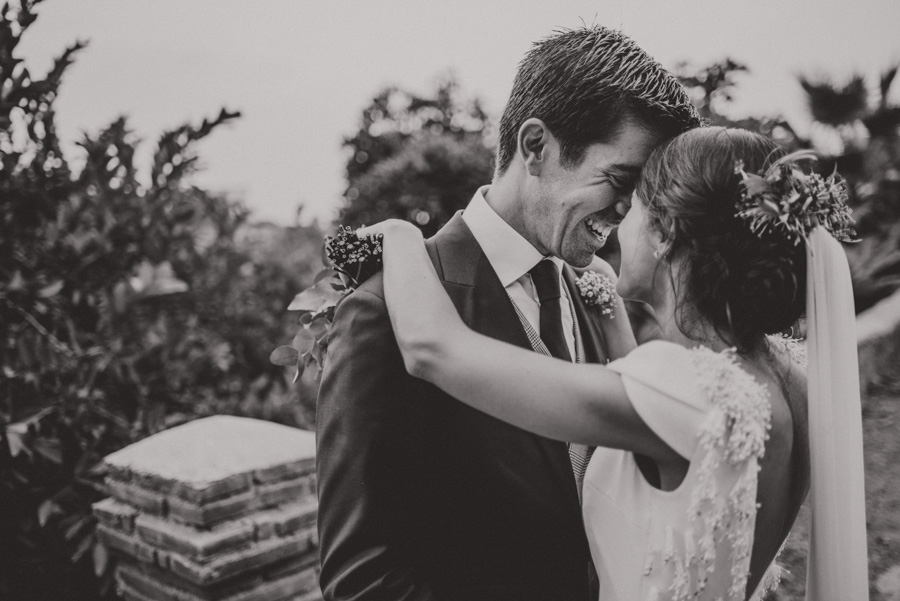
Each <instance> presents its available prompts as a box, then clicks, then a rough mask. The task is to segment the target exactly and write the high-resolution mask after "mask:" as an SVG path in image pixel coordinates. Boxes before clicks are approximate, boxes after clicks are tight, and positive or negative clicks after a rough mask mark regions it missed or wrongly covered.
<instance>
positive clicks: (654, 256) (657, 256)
mask: <svg viewBox="0 0 900 601" xmlns="http://www.w3.org/2000/svg"><path fill="white" fill-rule="evenodd" d="M653 258H654V259H658V258H659V249H658V248H657V249H656V250H654V251H653Z"/></svg>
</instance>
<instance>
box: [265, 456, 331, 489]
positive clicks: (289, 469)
mask: <svg viewBox="0 0 900 601" xmlns="http://www.w3.org/2000/svg"><path fill="white" fill-rule="evenodd" d="M315 471H316V458H315V457H308V458H304V459H300V460H297V461H292V462H290V463H284V464H281V465H274V466H272V467H269V468H264V469H258V470H256V471H254V472H253V481H254V482H255V483H257V484H268V483H269V482H277V481H279V480H288V479H291V478H298V477H301V476H308V475H310V474H312V473H315Z"/></svg>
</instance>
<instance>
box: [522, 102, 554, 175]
mask: <svg viewBox="0 0 900 601" xmlns="http://www.w3.org/2000/svg"><path fill="white" fill-rule="evenodd" d="M554 142H555V139H554V138H553V134H551V133H550V130H549V129H547V126H546V125H545V124H544V122H543V121H541V120H540V119H535V118H534V117H532V118H530V119H526V120H525V122H524V123H522V126H521V127H520V128H519V138H518V148H517V151H518V155H519V156H520V157H521V159H522V162H523V163H524V165H525V169H526V170H527V171H528V174H529V175H533V176H539V175H540V173H541V170H542V169H543V168H544V166H545V165H546V164H547V161H548V158H549V156H550V153H551V152H552V150H551V147H552V146H553V144H554Z"/></svg>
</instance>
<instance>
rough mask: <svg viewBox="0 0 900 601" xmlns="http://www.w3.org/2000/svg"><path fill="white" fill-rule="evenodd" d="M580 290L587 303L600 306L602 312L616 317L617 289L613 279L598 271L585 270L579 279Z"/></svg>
mask: <svg viewBox="0 0 900 601" xmlns="http://www.w3.org/2000/svg"><path fill="white" fill-rule="evenodd" d="M575 285H576V286H578V292H579V294H581V298H582V300H584V302H585V304H586V305H588V306H591V307H599V308H600V314H601V315H605V316H607V317H608V318H609V319H615V318H616V316H615V308H616V296H615V294H616V289H615V286H614V285H613V282H612V279H611V278H610V277H609V276H607V275H603V274H600V273H597V272H596V271H585V272H584V274H582V276H581V277H580V278H578V279H577V280H575Z"/></svg>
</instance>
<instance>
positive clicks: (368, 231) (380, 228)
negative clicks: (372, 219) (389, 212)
mask: <svg viewBox="0 0 900 601" xmlns="http://www.w3.org/2000/svg"><path fill="white" fill-rule="evenodd" d="M356 235H357V237H359V238H365V237H367V236H378V235H381V236H384V241H383V243H382V244H383V245H385V246H386V245H387V244H390V242H389V241H400V240H403V241H415V242H419V243H421V242H422V241H423V238H422V230H420V229H419V228H417V227H416V226H414V225H413V224H411V223H410V222H408V221H403V220H402V219H385V220H384V221H382V222H380V223H376V224H374V225H369V226H366V227H361V228H359V229H358V230H356Z"/></svg>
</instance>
